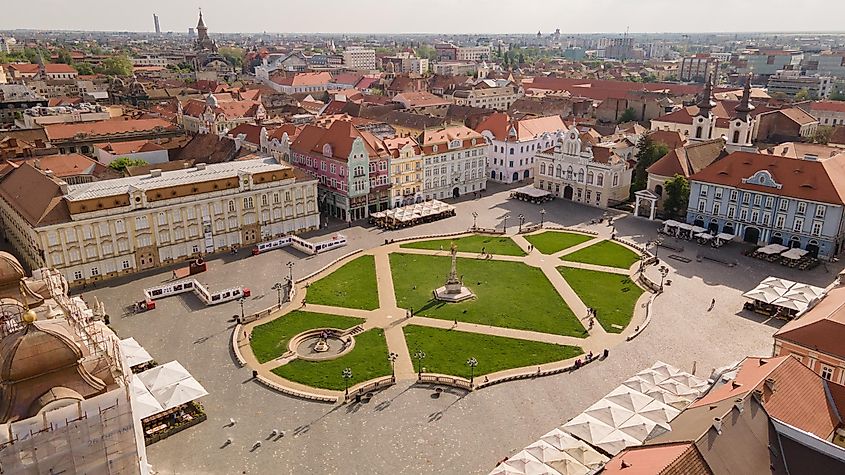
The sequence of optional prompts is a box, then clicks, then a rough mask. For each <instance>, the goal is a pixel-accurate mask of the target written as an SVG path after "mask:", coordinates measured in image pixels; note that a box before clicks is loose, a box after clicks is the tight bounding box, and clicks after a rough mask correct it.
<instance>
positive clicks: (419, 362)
mask: <svg viewBox="0 0 845 475" xmlns="http://www.w3.org/2000/svg"><path fill="white" fill-rule="evenodd" d="M414 358H416V359H417V379H422V362H423V360H424V359H425V351H423V350H417V351H416V352H414Z"/></svg>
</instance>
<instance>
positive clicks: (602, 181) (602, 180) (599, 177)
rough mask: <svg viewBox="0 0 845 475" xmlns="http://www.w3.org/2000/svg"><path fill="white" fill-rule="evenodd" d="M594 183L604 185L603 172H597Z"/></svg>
mask: <svg viewBox="0 0 845 475" xmlns="http://www.w3.org/2000/svg"><path fill="white" fill-rule="evenodd" d="M596 185H598V186H604V175H603V174H601V173H599V174H598V176H597V177H596Z"/></svg>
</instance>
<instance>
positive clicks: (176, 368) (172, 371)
mask: <svg viewBox="0 0 845 475" xmlns="http://www.w3.org/2000/svg"><path fill="white" fill-rule="evenodd" d="M138 377H139V378H140V379H141V382H143V383H144V386H146V387H147V389H149V390H150V392H155V391H158V390H159V389H163V388H166V387H168V386H172V385H173V384H175V383H178V382H179V381H181V380H183V379H187V378H190V377H191V373H189V372H188V370H186V369H185V367H184V366H182V365H181V364H179V362H178V361H171V362H169V363H165V364H163V365H160V366H156V367H155V368H150V369H148V370H146V371H144V372H143V373H141V374H139V375H138Z"/></svg>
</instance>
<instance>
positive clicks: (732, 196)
mask: <svg viewBox="0 0 845 475" xmlns="http://www.w3.org/2000/svg"><path fill="white" fill-rule="evenodd" d="M738 194H739V193H737V191H736V190H731V194H730V198H729V199H730V200H731V201H736V197H737V195H738Z"/></svg>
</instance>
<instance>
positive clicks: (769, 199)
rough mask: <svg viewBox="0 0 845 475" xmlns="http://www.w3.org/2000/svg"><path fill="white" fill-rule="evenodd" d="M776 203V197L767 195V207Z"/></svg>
mask: <svg viewBox="0 0 845 475" xmlns="http://www.w3.org/2000/svg"><path fill="white" fill-rule="evenodd" d="M774 205H775V199H774V197H772V196H767V197H766V208H771V207H772V206H774Z"/></svg>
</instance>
